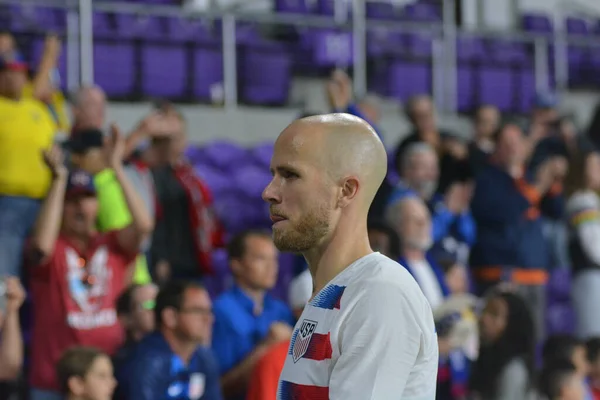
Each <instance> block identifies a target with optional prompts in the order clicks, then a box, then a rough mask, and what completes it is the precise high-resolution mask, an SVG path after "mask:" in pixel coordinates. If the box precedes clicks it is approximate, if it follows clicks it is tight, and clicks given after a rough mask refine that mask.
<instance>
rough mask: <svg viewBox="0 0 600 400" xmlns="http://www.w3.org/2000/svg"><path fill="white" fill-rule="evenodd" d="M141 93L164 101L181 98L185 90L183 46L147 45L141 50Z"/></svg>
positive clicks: (169, 44) (185, 71) (170, 44)
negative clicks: (164, 99)
mask: <svg viewBox="0 0 600 400" xmlns="http://www.w3.org/2000/svg"><path fill="white" fill-rule="evenodd" d="M141 61H142V65H143V68H142V69H141V74H142V93H143V94H144V95H146V96H153V97H160V98H166V99H177V98H182V97H183V96H184V95H185V92H186V88H187V70H188V68H187V64H186V53H185V48H184V47H183V45H178V44H175V43H168V44H167V43H164V44H162V43H147V44H145V45H144V46H142V48H141Z"/></svg>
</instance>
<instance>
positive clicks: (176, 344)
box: [161, 329, 198, 365]
mask: <svg viewBox="0 0 600 400" xmlns="http://www.w3.org/2000/svg"><path fill="white" fill-rule="evenodd" d="M161 333H162V335H163V337H164V338H165V340H166V341H167V344H168V345H169V347H170V348H171V351H172V352H173V353H175V354H176V355H177V356H178V357H179V358H181V360H182V361H183V362H184V363H185V364H186V365H187V364H188V363H189V362H190V360H191V359H192V355H193V354H194V352H195V351H196V349H197V348H198V343H195V342H191V341H182V340H180V339H179V338H178V337H177V335H176V334H175V333H174V332H171V331H169V330H167V329H162V330H161Z"/></svg>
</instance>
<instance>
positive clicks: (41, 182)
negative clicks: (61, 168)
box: [0, 97, 56, 199]
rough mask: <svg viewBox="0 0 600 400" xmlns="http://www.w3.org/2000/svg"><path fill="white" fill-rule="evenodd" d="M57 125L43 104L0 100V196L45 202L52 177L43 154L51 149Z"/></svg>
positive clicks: (2, 98) (27, 100)
mask: <svg viewBox="0 0 600 400" xmlns="http://www.w3.org/2000/svg"><path fill="white" fill-rule="evenodd" d="M55 133H56V124H55V123H54V121H53V119H52V116H51V115H50V113H49V112H48V110H47V109H46V106H44V104H42V103H41V102H39V101H37V100H33V99H28V98H23V99H21V100H20V101H14V100H10V99H7V98H5V97H0V195H7V196H24V197H31V198H35V199H41V198H43V197H44V196H46V192H47V191H48V188H49V187H50V181H51V175H50V171H49V170H48V167H46V165H45V164H44V160H43V158H42V151H43V150H45V149H48V148H50V146H51V145H52V142H53V140H54V135H55Z"/></svg>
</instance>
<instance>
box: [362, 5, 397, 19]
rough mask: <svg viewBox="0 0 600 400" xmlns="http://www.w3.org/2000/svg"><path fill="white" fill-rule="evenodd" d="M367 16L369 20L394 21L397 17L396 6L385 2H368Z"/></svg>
mask: <svg viewBox="0 0 600 400" xmlns="http://www.w3.org/2000/svg"><path fill="white" fill-rule="evenodd" d="M366 14H367V18H368V19H382V20H393V19H395V18H396V17H397V15H396V9H395V8H394V5H393V4H392V3H391V2H383V1H376V2H375V1H373V2H371V1H368V2H367V6H366Z"/></svg>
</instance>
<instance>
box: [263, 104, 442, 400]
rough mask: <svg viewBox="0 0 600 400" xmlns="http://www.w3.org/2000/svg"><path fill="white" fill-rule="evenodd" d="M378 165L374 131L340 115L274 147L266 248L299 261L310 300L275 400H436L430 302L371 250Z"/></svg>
mask: <svg viewBox="0 0 600 400" xmlns="http://www.w3.org/2000/svg"><path fill="white" fill-rule="evenodd" d="M386 166H387V159H386V152H385V149H384V147H383V145H382V143H381V141H380V140H379V138H378V137H377V135H376V133H375V131H374V130H373V128H371V127H370V126H369V125H368V124H367V123H366V122H365V121H363V120H362V119H360V118H357V117H354V116H350V115H348V114H330V115H321V116H315V117H309V118H304V119H300V120H297V121H295V122H294V123H292V124H291V125H290V126H288V127H287V128H286V129H285V130H284V131H283V132H282V133H281V135H280V136H279V138H278V139H277V141H276V142H275V151H274V154H273V159H272V160H271V172H272V174H273V179H272V181H271V182H270V183H269V185H268V186H267V187H266V188H265V190H264V192H263V199H264V200H265V201H267V202H269V204H270V213H271V220H272V221H273V239H274V242H275V245H276V246H277V247H278V248H279V249H280V250H281V251H288V252H294V253H301V254H302V255H303V256H304V258H305V259H306V261H307V263H308V265H309V269H310V272H311V275H312V279H313V282H314V293H315V294H314V296H313V298H312V299H311V300H310V301H309V303H308V304H307V306H306V307H305V309H304V311H303V313H302V315H301V316H300V319H299V320H298V323H297V324H296V327H295V328H294V332H293V336H292V340H291V344H290V349H289V352H288V356H287V359H286V362H285V367H284V369H283V371H282V373H281V377H280V382H279V390H278V399H280V400H286V399H331V400H354V399H356V400H365V399H377V400H387V399H390V400H392V399H394V400H398V399H414V400H433V399H434V398H435V387H436V374H437V367H438V347H437V335H436V333H435V327H434V322H433V316H432V311H431V308H430V306H429V303H428V302H427V300H426V299H425V296H424V295H423V293H422V292H421V290H420V289H419V286H418V285H417V283H416V282H415V280H414V279H413V278H412V277H411V276H410V274H409V273H408V272H407V271H406V269H405V268H403V267H402V266H400V265H399V264H397V263H396V262H394V261H392V260H391V259H389V258H387V257H385V256H383V255H381V254H379V253H375V252H373V250H371V247H370V246H369V238H368V235H367V212H368V210H369V206H370V205H371V202H372V201H373V198H374V197H375V193H376V191H377V189H378V188H379V186H380V185H381V182H382V181H383V179H384V177H385V175H386V169H387V168H386Z"/></svg>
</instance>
